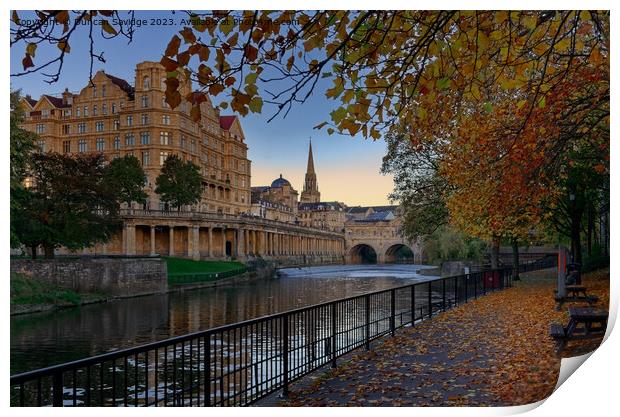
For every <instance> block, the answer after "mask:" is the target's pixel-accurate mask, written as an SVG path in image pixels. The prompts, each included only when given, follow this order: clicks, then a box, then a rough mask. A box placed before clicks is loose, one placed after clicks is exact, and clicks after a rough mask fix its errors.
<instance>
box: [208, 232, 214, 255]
mask: <svg viewBox="0 0 620 417" xmlns="http://www.w3.org/2000/svg"><path fill="white" fill-rule="evenodd" d="M207 230H208V231H209V258H213V228H212V227H209V228H208V229H207Z"/></svg>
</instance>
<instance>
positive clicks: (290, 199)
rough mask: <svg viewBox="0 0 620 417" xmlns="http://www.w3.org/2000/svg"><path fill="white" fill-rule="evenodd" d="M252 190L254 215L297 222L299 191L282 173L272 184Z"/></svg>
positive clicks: (252, 210)
mask: <svg viewBox="0 0 620 417" xmlns="http://www.w3.org/2000/svg"><path fill="white" fill-rule="evenodd" d="M251 191H252V200H251V203H252V207H251V213H252V214H253V215H254V216H258V217H262V218H264V219H270V220H279V221H283V222H287V223H296V220H297V204H298V202H297V199H298V196H299V193H298V192H297V190H295V189H294V188H293V186H292V185H291V183H290V181H289V180H287V179H286V178H283V177H282V174H280V177H279V178H276V179H275V180H273V181H272V183H271V185H270V186H258V187H252V189H251Z"/></svg>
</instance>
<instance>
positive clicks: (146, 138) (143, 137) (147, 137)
mask: <svg viewBox="0 0 620 417" xmlns="http://www.w3.org/2000/svg"><path fill="white" fill-rule="evenodd" d="M150 142H151V134H150V133H149V132H141V133H140V144H141V145H148V144H149V143H150Z"/></svg>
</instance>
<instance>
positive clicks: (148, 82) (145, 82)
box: [142, 77, 151, 90]
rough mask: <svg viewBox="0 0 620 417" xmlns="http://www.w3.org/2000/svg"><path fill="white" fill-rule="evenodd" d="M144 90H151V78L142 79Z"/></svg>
mask: <svg viewBox="0 0 620 417" xmlns="http://www.w3.org/2000/svg"><path fill="white" fill-rule="evenodd" d="M142 88H143V89H145V90H148V89H149V88H151V79H150V78H149V77H144V78H142Z"/></svg>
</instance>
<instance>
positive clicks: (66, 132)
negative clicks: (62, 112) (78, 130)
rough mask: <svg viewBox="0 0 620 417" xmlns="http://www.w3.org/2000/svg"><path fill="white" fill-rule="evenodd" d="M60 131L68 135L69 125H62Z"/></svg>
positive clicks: (69, 131)
mask: <svg viewBox="0 0 620 417" xmlns="http://www.w3.org/2000/svg"><path fill="white" fill-rule="evenodd" d="M62 133H63V135H68V134H70V133H71V125H62Z"/></svg>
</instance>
